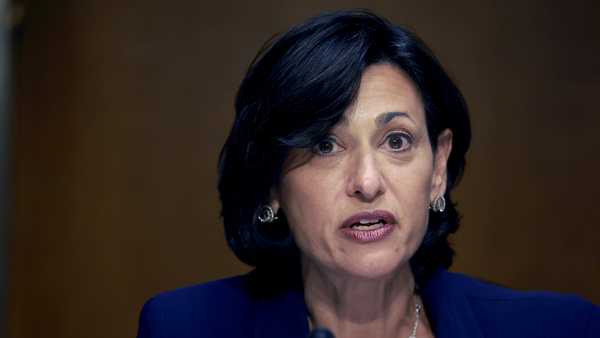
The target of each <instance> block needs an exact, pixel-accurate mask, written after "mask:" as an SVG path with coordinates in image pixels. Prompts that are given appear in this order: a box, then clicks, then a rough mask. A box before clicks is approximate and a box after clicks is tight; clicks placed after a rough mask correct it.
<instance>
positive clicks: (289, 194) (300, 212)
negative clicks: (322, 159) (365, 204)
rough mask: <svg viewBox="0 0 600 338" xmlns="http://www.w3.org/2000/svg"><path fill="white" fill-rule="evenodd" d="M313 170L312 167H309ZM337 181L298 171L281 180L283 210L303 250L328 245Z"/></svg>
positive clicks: (329, 176)
mask: <svg viewBox="0 0 600 338" xmlns="http://www.w3.org/2000/svg"><path fill="white" fill-rule="evenodd" d="M307 169H310V168H307ZM335 185H336V182H335V180H333V179H332V177H331V175H324V174H320V173H317V174H314V173H312V171H311V170H304V168H297V169H295V170H294V171H292V172H290V173H288V174H287V175H285V176H284V178H283V179H282V184H281V186H280V187H281V188H280V197H281V201H280V203H281V208H282V210H283V211H284V213H285V215H286V218H287V220H288V223H289V225H290V228H291V230H292V232H293V234H294V237H295V238H296V242H297V244H298V246H300V248H301V249H304V250H303V251H305V250H306V249H308V248H309V247H316V246H327V244H326V243H327V241H326V239H327V238H329V235H328V233H327V230H328V229H332V223H333V222H334V219H335V218H334V212H335V210H334V206H335V200H336V196H335V193H334V191H335Z"/></svg>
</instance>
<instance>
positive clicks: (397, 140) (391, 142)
mask: <svg viewBox="0 0 600 338" xmlns="http://www.w3.org/2000/svg"><path fill="white" fill-rule="evenodd" d="M412 143H413V138H412V137H411V136H410V135H409V134H406V133H392V134H389V135H388V136H387V137H386V138H385V144H386V146H387V147H388V148H389V149H390V150H391V151H394V152H402V151H406V150H408V149H409V148H410V146H411V145H412Z"/></svg>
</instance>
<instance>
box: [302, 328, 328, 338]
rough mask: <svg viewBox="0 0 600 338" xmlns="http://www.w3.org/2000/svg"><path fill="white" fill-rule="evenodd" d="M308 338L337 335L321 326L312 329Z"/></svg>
mask: <svg viewBox="0 0 600 338" xmlns="http://www.w3.org/2000/svg"><path fill="white" fill-rule="evenodd" d="M308 338H335V336H334V335H333V333H331V331H329V330H328V329H326V328H324V327H320V328H316V329H314V330H312V331H311V332H310V334H309V335H308Z"/></svg>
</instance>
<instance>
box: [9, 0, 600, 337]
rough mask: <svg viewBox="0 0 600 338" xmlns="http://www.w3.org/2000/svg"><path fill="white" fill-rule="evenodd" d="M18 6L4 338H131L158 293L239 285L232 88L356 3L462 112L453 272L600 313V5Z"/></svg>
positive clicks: (80, 2) (518, 1)
mask: <svg viewBox="0 0 600 338" xmlns="http://www.w3.org/2000/svg"><path fill="white" fill-rule="evenodd" d="M14 3H18V4H20V5H22V6H24V7H23V8H25V12H24V13H25V15H24V16H23V17H22V19H21V21H20V24H19V27H18V29H17V30H15V31H14V32H13V36H14V40H15V44H14V45H13V55H14V58H13V63H14V68H13V69H14V73H15V75H16V76H15V83H16V85H15V96H14V100H15V107H16V109H15V113H14V114H15V115H14V120H15V123H14V124H15V129H14V142H13V143H14V150H13V153H14V158H15V160H14V163H13V168H14V169H13V172H14V174H15V175H14V176H15V177H14V180H13V181H12V182H13V185H14V190H15V200H14V205H15V207H14V226H13V228H12V229H11V230H10V234H11V236H10V246H9V249H10V255H9V267H10V268H9V291H10V293H9V295H10V298H9V322H10V326H9V333H10V337H11V338H34V337H45V338H59V337H60V338H79V337H86V338H94V337H98V338H100V337H133V336H135V333H136V328H137V319H138V314H139V311H140V308H141V306H142V304H143V302H144V301H145V300H146V299H147V298H148V297H150V296H152V295H153V294H155V293H157V292H160V291H163V290H167V289H172V288H176V287H181V286H186V285H190V284H195V283H200V282H204V281H208V280H211V279H216V278H221V277H224V276H228V275H232V274H239V273H243V272H245V271H248V269H249V268H248V267H246V266H244V265H242V264H241V263H239V262H238V261H236V259H235V258H234V256H233V255H232V254H231V253H230V252H229V250H228V249H227V247H226V243H225V240H224V239H223V230H222V228H221V224H220V220H219V215H218V214H219V204H218V199H217V193H216V160H217V155H218V152H219V149H220V146H221V144H222V143H223V141H224V140H225V137H226V134H227V132H228V129H229V127H230V124H231V122H232V117H233V98H234V95H235V91H236V89H237V86H238V84H239V82H240V80H241V78H242V76H243V74H244V71H245V69H246V67H247V66H248V64H249V62H250V61H251V59H252V58H253V57H254V55H255V53H256V52H257V50H258V49H259V47H260V46H261V45H262V43H263V42H264V41H265V40H266V39H268V38H269V37H271V36H272V35H273V34H274V33H276V32H282V31H285V30H286V29H287V28H288V27H289V26H290V25H291V24H294V23H297V22H300V21H302V20H304V19H306V18H308V17H309V16H313V15H315V14H318V13H320V12H322V11H324V10H334V9H341V8H355V7H363V8H369V9H372V10H373V11H375V12H376V13H378V14H380V15H383V16H385V17H387V18H389V19H390V20H391V21H393V22H395V23H400V24H404V25H406V26H408V27H409V28H411V29H413V30H414V31H416V33H417V34H418V35H420V36H421V37H422V38H423V39H424V40H425V41H426V42H428V44H429V45H430V46H431V47H432V49H433V50H434V51H435V52H436V53H437V55H438V56H439V58H440V59H441V61H442V63H443V64H444V65H445V67H446V68H447V70H448V71H449V73H450V74H451V75H452V76H453V77H454V78H455V80H456V82H457V83H458V85H459V87H460V88H461V89H462V90H463V93H464V94H465V96H466V98H467V101H468V102H469V104H470V107H471V111H472V124H473V130H474V138H473V147H472V150H471V152H470V154H469V158H468V159H469V162H468V168H467V171H466V176H465V178H464V181H463V182H462V185H461V186H459V188H458V191H457V193H456V194H455V197H456V200H457V201H458V203H459V208H460V210H461V211H462V213H463V215H464V218H463V224H462V228H461V230H460V231H459V232H458V233H457V234H456V235H455V236H454V237H453V242H454V243H455V248H456V250H457V257H456V261H455V265H454V266H453V270H454V271H461V272H465V273H468V274H471V275H474V276H478V277H481V278H484V279H487V280H492V281H495V282H498V283H500V284H503V285H507V286H510V287H513V288H519V289H545V290H554V291H560V292H568V293H576V294H579V295H581V296H584V297H586V298H588V299H590V300H592V301H593V302H595V303H600V249H599V247H600V221H599V220H598V217H599V215H598V214H599V211H600V207H599V206H598V203H600V202H599V201H598V197H599V196H600V182H599V179H598V177H599V176H598V173H600V156H599V155H598V150H599V149H600V135H599V130H600V129H599V125H600V110H599V109H598V97H599V96H600V56H599V55H600V5H599V4H600V2H598V1H583V0H574V1H563V2H550V1H523V0H506V1H480V0H478V1H475V0H456V1H434V0H419V1H396V0H394V1H368V2H367V1H327V2H325V1H316V0H305V1H301V2H281V1H253V2H247V3H246V2H241V1H239V2H236V1H211V2H208V1H148V0H146V1H137V0H133V1H124V0H119V1H115V0H53V1H14Z"/></svg>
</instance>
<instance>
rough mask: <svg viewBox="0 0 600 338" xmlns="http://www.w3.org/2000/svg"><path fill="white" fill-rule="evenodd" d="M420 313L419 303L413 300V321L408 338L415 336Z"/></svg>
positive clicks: (414, 337)
mask: <svg viewBox="0 0 600 338" xmlns="http://www.w3.org/2000/svg"><path fill="white" fill-rule="evenodd" d="M420 315H421V304H419V303H417V302H415V323H414V324H413V328H412V331H411V332H410V336H408V338H417V328H418V327H419V317H420Z"/></svg>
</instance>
